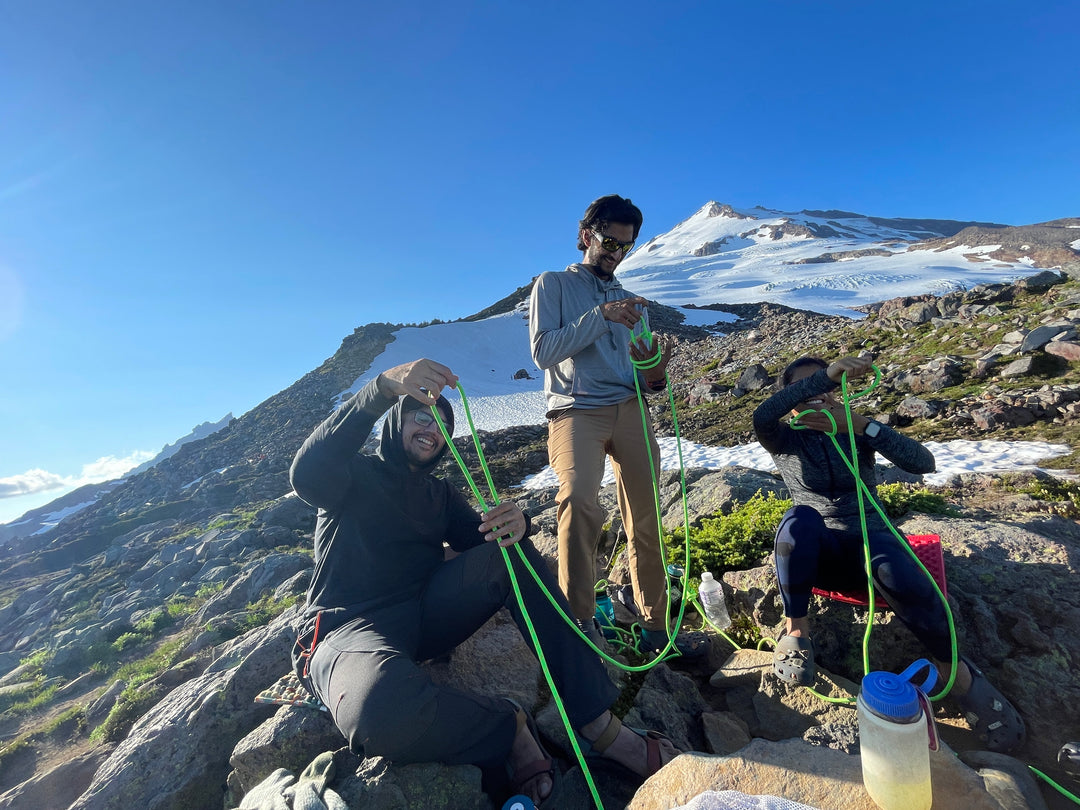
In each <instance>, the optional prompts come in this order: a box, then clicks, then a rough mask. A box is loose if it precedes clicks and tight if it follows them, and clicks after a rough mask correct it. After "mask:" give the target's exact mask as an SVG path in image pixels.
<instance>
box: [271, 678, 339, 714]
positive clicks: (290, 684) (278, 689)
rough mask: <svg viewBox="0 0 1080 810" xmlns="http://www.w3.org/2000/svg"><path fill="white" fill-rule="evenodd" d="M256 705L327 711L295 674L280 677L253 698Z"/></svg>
mask: <svg viewBox="0 0 1080 810" xmlns="http://www.w3.org/2000/svg"><path fill="white" fill-rule="evenodd" d="M255 702H256V703H274V704H277V705H279V706H307V707H308V708H309V709H322V710H323V711H324V712H325V711H329V710H328V709H327V708H326V707H325V706H323V705H322V703H321V702H320V701H318V700H316V699H315V698H314V697H312V696H311V695H310V694H309V693H308V690H307V689H305V688H304V685H303V684H302V683H300V679H299V678H297V677H296V674H295V673H293V672H290V673H288V674H286V675H282V676H281V677H280V678H278V679H277V680H276V681H274V683H273V684H272V685H271V686H269V687H268V688H266V689H264V690H263V691H261V692H259V694H257V695H256V696H255Z"/></svg>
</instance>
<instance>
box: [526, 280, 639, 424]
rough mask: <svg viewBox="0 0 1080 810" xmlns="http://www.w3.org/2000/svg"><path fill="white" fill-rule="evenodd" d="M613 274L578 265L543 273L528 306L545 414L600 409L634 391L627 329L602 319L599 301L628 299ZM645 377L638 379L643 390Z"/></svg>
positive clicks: (627, 397)
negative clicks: (604, 276) (609, 276)
mask: <svg viewBox="0 0 1080 810" xmlns="http://www.w3.org/2000/svg"><path fill="white" fill-rule="evenodd" d="M633 297H634V294H633V293H632V292H630V291H629V290H625V289H623V286H622V285H621V284H620V283H619V282H618V280H617V279H614V278H613V279H612V280H611V281H604V280H602V279H600V278H598V277H597V276H596V275H595V274H593V272H592V271H591V270H589V269H588V267H586V266H585V265H583V264H572V265H570V266H569V267H567V268H566V270H564V271H563V272H561V273H542V274H541V275H540V277H539V278H538V279H536V283H535V284H534V285H533V290H532V301H531V303H530V306H529V341H530V343H531V344H532V358H533V362H534V363H536V366H537V368H540V369H542V370H543V372H544V394H545V396H546V397H547V407H548V416H551V415H552V414H553V413H554V412H555V411H561V410H565V409H567V408H601V407H603V406H605V405H615V404H618V403H620V402H625V401H626V400H627V399H630V398H631V397H633V396H635V395H636V391H635V388H634V375H635V374H638V372H637V371H636V370H635V368H634V365H633V363H632V362H631V360H630V349H629V347H630V330H629V329H628V328H627V327H626V326H624V325H623V324H619V323H613V322H611V321H608V320H605V318H604V313H603V312H602V311H601V309H600V305H601V304H604V303H607V302H608V301H619V300H622V299H623V298H633ZM644 379H645V378H644V376H639V378H638V380H639V382H640V384H641V385H642V388H643V390H644Z"/></svg>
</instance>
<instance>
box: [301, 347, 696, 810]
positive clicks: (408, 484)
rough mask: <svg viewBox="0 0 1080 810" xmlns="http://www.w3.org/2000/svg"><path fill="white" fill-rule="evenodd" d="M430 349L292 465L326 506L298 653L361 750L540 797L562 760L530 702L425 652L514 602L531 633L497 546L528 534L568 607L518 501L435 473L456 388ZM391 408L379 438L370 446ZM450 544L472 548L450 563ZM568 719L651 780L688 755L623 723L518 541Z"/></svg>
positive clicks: (530, 604) (383, 377) (385, 377)
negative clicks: (449, 390)
mask: <svg viewBox="0 0 1080 810" xmlns="http://www.w3.org/2000/svg"><path fill="white" fill-rule="evenodd" d="M457 379H458V378H457V376H456V375H454V373H453V372H452V371H451V370H450V369H449V368H447V367H446V366H444V365H441V364H439V363H437V362H434V361H432V360H427V359H420V360H415V361H413V362H411V363H405V364H403V365H400V366H395V367H394V368H391V369H389V370H387V371H384V372H383V373H381V374H379V375H378V377H377V378H376V379H375V380H374V381H372V382H370V383H368V384H367V385H366V386H365V387H364V388H363V389H361V390H360V391H359V392H358V393H357V394H355V395H354V396H352V397H351V398H350V399H349V400H347V401H346V402H345V404H344V405H343V406H342V407H341V408H340V409H338V410H337V411H336V412H335V413H334V414H332V415H331V416H330V417H329V418H328V419H326V421H324V422H323V423H322V424H321V425H319V426H318V427H317V428H316V429H315V431H314V432H313V433H312V434H311V436H309V437H308V439H307V440H306V441H305V442H304V445H303V447H301V448H300V451H299V452H298V453H297V455H296V458H295V459H294V461H293V464H292V470H291V478H292V485H293V488H294V489H295V490H296V493H297V494H298V495H299V496H300V497H301V498H303V499H304V500H305V501H307V502H308V503H310V504H311V505H313V506H316V507H318V509H319V514H318V522H317V525H316V528H315V571H314V575H313V577H312V581H311V586H310V588H309V589H308V593H307V607H306V610H305V613H304V618H303V620H302V622H301V626H300V628H299V634H298V639H297V644H296V647H295V648H294V655H293V661H294V666H295V668H296V671H297V675H298V676H299V677H300V679H301V681H303V683H304V684H305V686H306V687H307V688H308V689H309V690H310V691H311V693H312V694H313V695H314V696H316V697H317V698H318V699H319V700H321V701H322V702H323V704H324V705H325V706H326V707H327V708H328V709H329V710H330V713H331V715H332V716H333V718H334V722H335V723H336V725H337V727H338V728H339V729H340V730H341V732H342V734H344V735H345V737H346V738H347V739H348V741H349V745H350V747H351V748H352V750H353V751H355V752H357V753H358V754H362V755H368V756H376V755H377V756H383V757H387V758H389V759H391V760H393V761H395V762H397V763H410V762H443V763H446V764H450V765H455V764H465V763H471V764H474V765H477V766H479V767H480V768H482V769H484V772H485V776H486V777H488V778H489V779H491V778H492V777H495V780H496V781H495V782H494V783H493V782H490V781H489V784H496V785H499V787H500V788H502V789H505V788H507V787H509V788H511V789H512V790H513V791H514V792H520V793H525V794H527V795H528V796H529V797H530V798H531V799H532V800H533V801H534V802H537V803H539V802H540V801H541V800H543V799H544V798H546V797H547V796H548V795H549V794H550V793H551V790H552V788H553V784H554V783H553V777H554V770H553V767H552V761H551V759H550V758H549V757H548V756H547V754H546V753H545V752H544V749H543V748H542V746H541V745H540V741H539V739H538V737H537V731H536V726H535V723H534V722H533V721H532V718H531V717H530V716H529V715H528V713H527V712H526V711H525V710H524V709H522V708H521V707H519V706H518V705H517V704H515V703H513V702H511V701H510V700H508V699H502V698H498V697H495V696H489V695H481V694H473V693H468V692H464V691H462V690H460V689H455V688H453V687H450V686H439V685H436V684H435V683H433V682H432V680H431V679H430V677H429V676H428V673H427V672H426V671H425V670H424V669H423V668H422V667H420V666H419V665H418V662H420V661H424V660H426V659H430V658H435V657H438V656H440V655H443V654H445V653H447V652H449V651H450V650H452V649H453V648H454V647H455V646H457V645H458V644H460V643H461V642H463V641H464V640H465V639H467V638H468V637H469V636H470V635H472V634H473V632H475V631H476V630H477V629H478V628H479V627H480V626H481V625H482V624H484V622H486V621H487V620H488V619H489V618H490V617H491V616H492V615H493V614H494V613H495V612H496V611H497V610H498V609H499V608H500V607H503V606H505V607H507V608H509V609H510V612H511V614H512V615H513V617H514V620H515V621H516V622H517V624H518V627H519V628H520V629H521V631H522V633H523V634H524V635H525V637H526V639H528V635H527V632H528V631H527V629H526V625H525V623H524V617H523V616H522V614H521V612H520V610H519V609H518V605H517V600H516V598H515V596H514V594H513V592H512V589H511V585H510V577H509V573H508V571H507V568H506V565H505V563H504V560H503V554H502V552H501V551H500V549H499V546H503V547H508V546H511V545H514V544H518V546H519V548H521V549H522V550H523V551H524V553H525V556H526V557H527V558H528V560H529V562H530V564H531V565H532V567H533V569H534V570H535V571H536V572H537V573H538V574H539V576H540V578H541V579H542V580H543V581H544V585H545V586H546V587H547V589H548V591H549V592H550V593H551V594H552V595H553V596H555V598H556V599H558V600H559V603H560V605H561V606H562V608H563V610H564V611H567V612H568V611H569V608H568V607H567V605H566V601H565V599H564V598H563V597H562V595H561V592H560V591H559V588H558V586H557V583H556V582H555V580H554V578H553V577H552V576H551V574H550V571H549V569H548V566H547V564H546V563H545V562H544V560H543V558H542V557H541V556H540V554H539V553H538V552H537V551H536V550H535V548H534V547H533V545H532V544H531V543H530V542H529V540H527V539H526V538H527V536H528V534H529V532H530V521H529V519H528V518H527V517H526V516H525V515H524V514H523V513H522V511H521V509H519V508H518V506H517V505H516V504H513V503H503V504H500V505H499V506H496V507H494V508H492V509H491V510H490V511H489V512H487V514H486V515H484V516H483V517H481V516H480V515H478V514H477V512H476V511H475V510H474V509H473V508H472V507H470V506H469V504H468V502H467V501H466V500H465V498H464V496H463V495H462V494H461V493H460V492H459V491H458V490H457V489H455V488H454V487H453V486H451V485H450V484H449V483H447V482H446V481H444V480H443V479H439V478H435V477H434V476H433V475H432V471H433V470H434V468H435V466H436V465H437V464H438V462H439V460H440V459H441V458H442V456H443V454H444V453H445V452H446V449H447V447H446V442H445V440H444V439H443V436H442V433H441V432H440V430H439V426H438V424H437V423H436V422H435V417H434V415H433V412H432V409H431V406H437V407H438V409H439V414H440V415H441V417H442V420H443V421H444V422H445V423H446V425H447V428H448V430H449V432H450V433H451V434H452V433H453V424H454V414H453V410H452V409H451V407H450V404H449V402H448V401H447V400H446V398H445V397H442V396H441V395H440V392H441V391H442V389H443V388H444V387H446V386H451V387H452V386H454V385H456V384H457ZM387 411H389V413H388V415H387V417H386V421H385V423H384V424H383V427H382V434H381V440H380V444H379V447H378V450H377V451H376V452H375V453H373V454H361V453H360V450H361V448H362V446H363V444H364V442H365V440H366V439H367V438H368V435H369V434H370V433H371V430H372V428H373V426H374V425H375V422H376V421H377V420H378V418H379V417H380V416H381V415H382V414H383V413H386V412H387ZM444 542H445V543H447V544H449V546H450V548H451V549H453V550H454V551H456V552H460V553H459V554H458V555H456V556H453V557H452V558H451V559H445V556H446V555H445V554H444V545H443V544H444ZM509 557H510V559H511V561H512V564H513V565H514V571H515V574H516V578H517V581H518V583H519V585H520V587H521V591H522V594H523V597H524V601H525V605H526V609H527V610H528V612H529V616H530V617H531V619H532V622H533V626H534V627H535V630H536V632H537V636H538V638H539V640H540V645H541V647H542V648H543V650H544V654H545V656H546V659H547V662H548V665H549V667H550V669H551V673H552V676H553V678H554V681H555V684H556V686H557V688H558V690H559V693H560V695H561V696H562V698H563V700H564V702H565V708H566V711H567V715H568V716H569V718H570V720H571V722H572V723H573V725H574V728H575V729H576V730H577V731H578V733H579V735H580V736H581V738H582V739H583V740H584V741H585V746H584V747H585V748H586V749H587V750H590V751H591V752H592V753H594V754H596V755H599V756H603V757H605V758H608V759H610V760H614V761H615V762H618V763H620V764H622V765H624V766H626V767H627V768H629V769H630V770H631V771H633V772H634V773H636V774H638V775H640V776H648V775H651V774H652V773H654V772H656V771H657V770H659V769H660V767H662V766H663V765H664V764H665V763H667V762H668V761H669V760H670V759H672V758H673V757H674V756H676V755H677V754H678V751H677V749H676V748H675V747H674V745H673V744H672V743H671V742H670V740H668V739H667V738H665V737H663V736H662V735H660V734H658V733H656V732H651V731H650V732H644V731H637V730H635V729H631V728H629V727H628V726H623V725H622V724H621V723H620V721H619V719H618V718H617V717H615V716H614V715H613V714H612V713H611V712H610V711H609V710H608V707H609V706H610V705H611V704H612V702H613V701H614V700H615V698H616V697H617V696H618V690H617V689H616V688H615V686H614V685H613V684H612V683H611V681H610V679H609V678H608V676H607V674H606V671H605V669H604V666H603V664H602V663H601V661H600V659H599V658H598V657H597V656H596V655H595V654H594V653H592V652H591V651H590V649H589V647H588V646H587V645H586V644H584V643H583V642H582V641H581V639H580V638H579V637H578V635H577V632H576V630H574V629H573V628H571V627H570V626H569V625H568V624H567V623H566V622H565V621H564V620H563V619H562V618H561V617H560V616H559V614H558V612H557V611H556V610H555V608H554V607H553V606H552V605H551V603H550V602H549V601H548V599H547V597H546V596H545V595H544V594H543V592H542V591H541V590H540V587H539V586H538V585H537V584H536V582H535V581H534V580H533V578H532V576H531V575H530V574H529V572H528V571H527V569H526V568H525V566H524V564H523V563H522V562H521V560H520V559H518V555H517V553H516V552H515V553H511V554H510V555H509Z"/></svg>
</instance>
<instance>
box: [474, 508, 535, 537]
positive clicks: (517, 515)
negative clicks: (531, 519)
mask: <svg viewBox="0 0 1080 810" xmlns="http://www.w3.org/2000/svg"><path fill="white" fill-rule="evenodd" d="M479 528H480V531H482V532H487V534H485V535H484V539H485V540H488V541H491V540H498V541H499V545H500V546H502V547H503V548H506V547H507V546H512V545H514V543H516V542H518V541H519V540H521V539H522V538H523V537H524V536H525V515H524V514H523V513H522V511H521V508H520V507H519V506H518V505H517V504H516V503H514V502H513V501H504V502H503V503H500V504H499V505H498V506H493V507H491V509H489V510H488V512H487V514H485V515H484V522H483V523H481V524H480V527H479Z"/></svg>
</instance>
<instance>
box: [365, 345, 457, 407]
mask: <svg viewBox="0 0 1080 810" xmlns="http://www.w3.org/2000/svg"><path fill="white" fill-rule="evenodd" d="M457 382H458V377H457V375H456V374H455V373H454V372H452V371H451V370H450V369H449V368H447V367H446V366H444V365H443V364H442V363H436V362H435V361H434V360H428V359H427V358H426V357H422V358H420V359H419V360H413V361H412V362H411V363H402V364H401V365H400V366H394V367H393V368H391V369H387V370H386V371H384V372H383V373H382V374H380V375H379V390H380V391H385V392H386V393H388V394H393V395H394V396H396V397H400V396H402V395H403V394H407V395H409V396H410V397H412V398H413V399H415V400H418V401H420V402H422V403H424V404H425V405H434V404H435V400H437V399H438V398H439V394H441V393H442V390H443V388H453V387H454V386H455V385H457Z"/></svg>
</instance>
